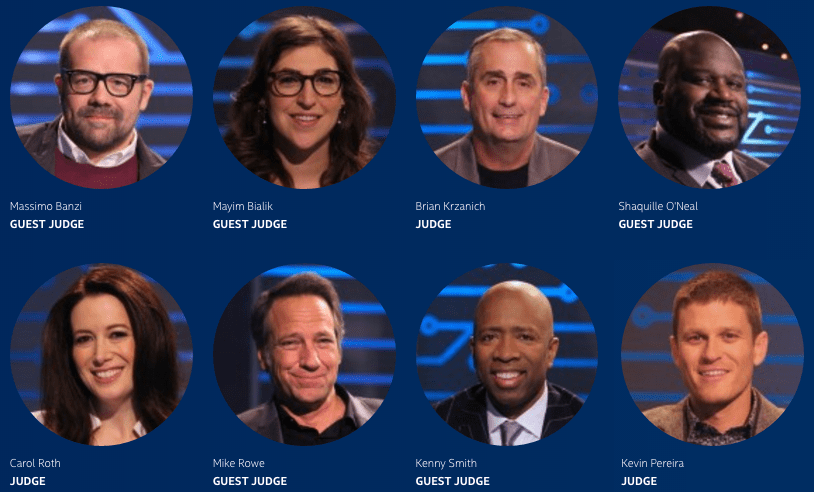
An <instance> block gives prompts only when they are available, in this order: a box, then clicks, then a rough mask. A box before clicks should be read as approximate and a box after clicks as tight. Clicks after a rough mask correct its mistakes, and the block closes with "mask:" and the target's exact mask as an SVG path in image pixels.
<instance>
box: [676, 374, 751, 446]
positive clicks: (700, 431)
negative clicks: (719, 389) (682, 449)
mask: <svg viewBox="0 0 814 492" xmlns="http://www.w3.org/2000/svg"><path fill="white" fill-rule="evenodd" d="M759 413H760V399H759V398H758V397H757V395H756V394H755V389H754V388H752V400H751V410H749V417H748V418H747V419H746V423H745V424H743V425H741V426H738V427H732V428H731V429H729V430H727V431H726V432H724V433H723V434H722V433H720V432H718V429H716V428H715V427H713V426H711V425H709V424H705V423H704V422H701V420H700V419H699V418H698V417H697V416H696V415H695V414H694V413H693V411H692V409H691V408H690V399H689V398H687V401H686V403H685V404H684V417H685V418H686V419H687V429H689V433H688V434H687V442H691V443H693V444H700V445H701V446H725V445H727V444H734V443H736V442H741V441H745V440H747V439H749V438H750V437H752V436H754V435H755V429H756V428H757V416H758V414H759Z"/></svg>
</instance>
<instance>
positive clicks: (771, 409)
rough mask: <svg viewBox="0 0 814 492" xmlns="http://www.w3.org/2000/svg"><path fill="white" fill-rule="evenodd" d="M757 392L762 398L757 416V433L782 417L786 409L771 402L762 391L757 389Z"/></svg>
mask: <svg viewBox="0 0 814 492" xmlns="http://www.w3.org/2000/svg"><path fill="white" fill-rule="evenodd" d="M755 391H756V392H757V395H758V398H759V399H760V413H759V414H758V417H757V429H756V432H755V433H758V432H762V431H764V430H766V428H767V427H769V426H770V425H772V424H773V423H774V422H775V420H777V419H778V418H780V416H781V415H783V411H784V410H785V409H783V408H780V407H778V406H777V405H775V404H774V403H772V402H770V401H769V400H768V398H766V397H765V396H763V394H762V393H760V392H759V391H757V390H755Z"/></svg>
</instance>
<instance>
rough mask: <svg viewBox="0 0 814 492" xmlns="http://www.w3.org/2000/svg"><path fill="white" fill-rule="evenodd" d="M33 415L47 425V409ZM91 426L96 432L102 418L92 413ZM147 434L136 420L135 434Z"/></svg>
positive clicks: (138, 435) (140, 435) (32, 413)
mask: <svg viewBox="0 0 814 492" xmlns="http://www.w3.org/2000/svg"><path fill="white" fill-rule="evenodd" d="M31 415H33V416H34V418H36V419H37V420H38V421H39V422H40V423H41V424H42V425H45V410H37V411H36V412H31ZM89 417H90V426H91V433H93V432H96V430H98V429H99V427H101V426H102V420H101V419H100V418H99V417H97V416H96V415H94V414H90V415H89ZM145 434H147V429H145V428H144V426H143V425H141V422H140V421H139V422H136V425H134V426H133V435H135V436H136V437H142V436H144V435H145Z"/></svg>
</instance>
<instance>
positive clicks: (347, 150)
mask: <svg viewBox="0 0 814 492" xmlns="http://www.w3.org/2000/svg"><path fill="white" fill-rule="evenodd" d="M214 101H215V119H216V120H217V123H218V126H219V128H220V130H221V134H222V135H223V140H224V142H226V146H227V147H228V148H229V150H231V151H232V154H234V156H235V158H236V159H237V160H238V161H240V163H241V164H243V165H244V166H245V167H246V169H248V170H249V171H251V172H253V173H254V174H255V175H257V176H258V177H260V178H262V179H264V180H266V181H270V182H272V183H274V184H276V185H280V186H285V187H288V188H321V187H323V186H329V185H332V184H336V183H338V182H340V181H343V180H345V179H347V178H349V177H351V176H353V175H354V174H356V173H357V172H359V171H361V170H362V168H364V167H365V166H366V165H367V164H368V163H369V162H370V160H371V159H373V157H374V156H375V155H376V152H377V151H378V149H379V147H380V146H381V145H382V143H384V139H385V138H386V137H387V133H388V131H389V129H390V124H391V123H392V121H393V115H394V113H395V108H396V88H395V83H394V81H393V72H392V71H391V70H390V64H389V63H388V62H387V58H386V57H385V55H384V52H383V51H382V49H381V47H380V46H379V44H378V43H377V42H376V40H375V39H374V38H373V36H371V35H370V34H369V33H368V32H367V31H365V29H364V28H363V27H362V26H360V25H359V24H357V23H355V22H353V21H352V20H350V19H348V18H347V17H345V16H343V15H341V14H339V13H336V12H334V11H332V10H327V9H322V8H317V7H293V8H287V9H282V10H278V11H276V12H272V13H271V14H268V15H266V16H264V17H261V18H260V19H258V20H256V21H254V22H252V23H251V24H250V25H249V26H247V27H246V28H245V29H243V31H241V32H240V34H238V36H237V37H236V38H235V40H234V41H233V42H232V44H230V45H229V48H227V50H226V53H225V54H224V55H223V59H222V60H221V63H220V67H219V68H218V72H217V74H216V75H215V97H214Z"/></svg>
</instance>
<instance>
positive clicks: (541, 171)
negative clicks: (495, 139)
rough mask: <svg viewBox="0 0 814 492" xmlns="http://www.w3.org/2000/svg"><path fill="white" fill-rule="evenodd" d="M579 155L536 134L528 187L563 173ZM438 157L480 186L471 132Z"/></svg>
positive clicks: (575, 151) (441, 150) (443, 148)
mask: <svg viewBox="0 0 814 492" xmlns="http://www.w3.org/2000/svg"><path fill="white" fill-rule="evenodd" d="M578 154H579V151H578V150H576V149H572V148H571V147H569V146H567V145H563V144H561V143H559V142H555V141H554V140H551V139H549V138H545V137H544V136H542V135H540V134H539V133H538V134H536V135H535V141H534V149H533V150H532V151H531V158H530V159H529V186H532V185H536V184H537V183H542V182H543V181H545V180H547V179H548V178H550V177H552V176H554V175H555V174H557V173H558V172H560V171H562V170H563V169H565V167H566V166H568V164H571V161H573V160H574V158H575V157H576V156H577V155H578ZM435 155H436V156H438V158H439V159H441V162H443V163H444V164H446V165H447V167H448V168H450V169H452V170H453V171H455V172H456V173H458V175H459V176H461V177H462V178H466V179H468V180H469V181H472V182H473V183H477V184H480V176H479V175H478V161H477V158H476V157H475V147H474V146H473V145H472V133H469V134H467V135H465V136H464V137H463V138H461V139H459V140H456V141H454V142H452V143H451V144H449V145H447V146H446V147H442V148H440V149H438V150H436V151H435Z"/></svg>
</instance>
